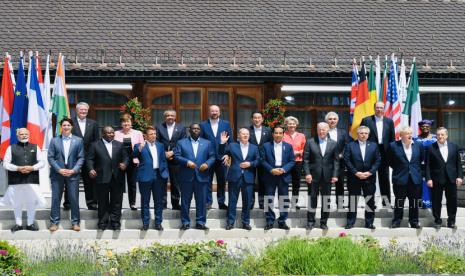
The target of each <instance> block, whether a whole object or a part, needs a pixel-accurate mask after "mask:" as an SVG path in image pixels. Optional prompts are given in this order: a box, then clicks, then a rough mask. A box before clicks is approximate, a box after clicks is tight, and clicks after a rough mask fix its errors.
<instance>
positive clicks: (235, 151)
mask: <svg viewBox="0 0 465 276" xmlns="http://www.w3.org/2000/svg"><path fill="white" fill-rule="evenodd" d="M219 151H220V154H227V155H229V156H230V158H231V166H230V167H229V171H228V176H227V180H228V193H229V205H228V220H227V223H228V224H234V222H235V221H236V206H237V200H238V198H239V192H240V191H242V223H243V224H250V205H251V204H252V193H253V187H254V184H255V171H256V170H255V169H256V167H257V166H258V165H259V164H260V152H259V150H258V146H256V145H253V144H251V143H249V145H248V151H247V155H246V158H245V159H244V158H243V156H242V151H241V145H240V144H239V143H231V144H229V146H228V147H227V148H226V145H224V144H223V145H220V148H219ZM242 162H250V167H248V168H247V169H242V168H241V167H240V164H241V163H242Z"/></svg>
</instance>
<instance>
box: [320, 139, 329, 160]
mask: <svg viewBox="0 0 465 276" xmlns="http://www.w3.org/2000/svg"><path fill="white" fill-rule="evenodd" d="M318 141H319V142H320V150H321V155H322V156H325V152H326V145H327V144H328V140H327V138H325V139H321V138H320V137H318Z"/></svg>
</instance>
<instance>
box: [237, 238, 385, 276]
mask: <svg viewBox="0 0 465 276" xmlns="http://www.w3.org/2000/svg"><path fill="white" fill-rule="evenodd" d="M380 253H381V249H380V247H379V246H378V244H377V243H376V242H374V240H373V239H364V240H363V241H360V242H354V241H352V240H351V239H350V238H347V237H341V238H336V239H334V238H320V239H317V240H308V239H302V238H293V239H288V240H281V241H279V242H278V243H277V244H275V245H272V246H269V247H267V248H266V249H265V251H264V252H263V254H262V256H260V257H259V258H258V259H256V260H254V258H253V257H249V258H247V259H246V260H245V261H244V269H246V270H247V271H248V272H249V273H251V274H279V275H285V274H293V275H309V274H374V273H377V270H376V266H377V264H378V263H379V262H380V261H381V254H380Z"/></svg>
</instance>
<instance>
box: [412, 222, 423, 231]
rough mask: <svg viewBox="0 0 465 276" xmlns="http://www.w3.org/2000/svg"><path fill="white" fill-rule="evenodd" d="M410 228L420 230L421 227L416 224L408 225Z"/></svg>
mask: <svg viewBox="0 0 465 276" xmlns="http://www.w3.org/2000/svg"><path fill="white" fill-rule="evenodd" d="M410 227H411V228H414V229H420V228H421V225H420V223H418V222H414V223H410Z"/></svg>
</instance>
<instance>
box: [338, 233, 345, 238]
mask: <svg viewBox="0 0 465 276" xmlns="http://www.w3.org/2000/svg"><path fill="white" fill-rule="evenodd" d="M345 236H347V234H346V233H345V232H341V233H339V238H343V237H345Z"/></svg>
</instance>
